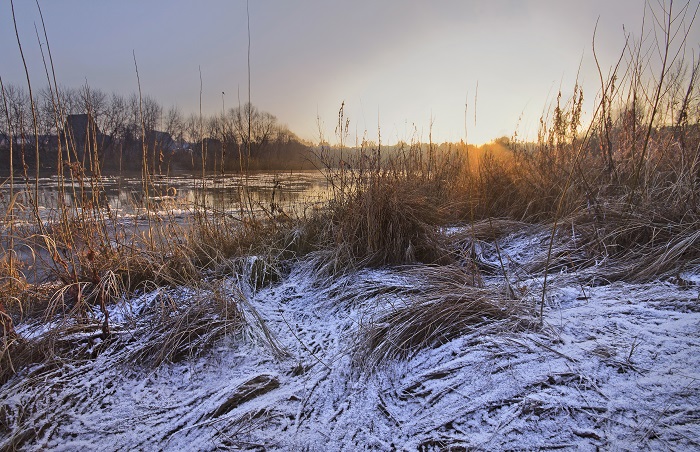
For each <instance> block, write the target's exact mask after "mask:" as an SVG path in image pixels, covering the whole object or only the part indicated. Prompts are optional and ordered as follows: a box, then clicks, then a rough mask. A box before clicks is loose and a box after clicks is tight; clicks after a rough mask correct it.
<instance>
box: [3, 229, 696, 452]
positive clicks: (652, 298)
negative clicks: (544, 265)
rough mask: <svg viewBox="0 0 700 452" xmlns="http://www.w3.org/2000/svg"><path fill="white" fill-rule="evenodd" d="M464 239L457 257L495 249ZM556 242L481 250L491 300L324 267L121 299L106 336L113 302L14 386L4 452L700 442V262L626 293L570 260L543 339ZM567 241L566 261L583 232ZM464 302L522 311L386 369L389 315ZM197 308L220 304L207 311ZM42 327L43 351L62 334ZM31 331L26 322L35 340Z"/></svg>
mask: <svg viewBox="0 0 700 452" xmlns="http://www.w3.org/2000/svg"><path fill="white" fill-rule="evenodd" d="M445 233H446V236H447V238H448V239H449V238H450V237H451V238H452V239H453V243H455V244H456V245H455V246H457V247H459V246H464V245H465V243H466V242H465V240H466V239H465V238H466V237H472V238H474V237H476V235H475V234H469V232H468V231H462V230H454V229H452V230H448V231H445ZM547 235H548V232H547V231H546V230H542V229H541V228H538V227H532V226H527V225H521V226H520V227H515V228H512V229H511V230H510V231H505V230H504V233H503V235H500V236H498V237H497V240H489V239H488V238H485V237H488V236H485V237H482V238H480V239H479V240H478V251H477V252H475V254H477V258H476V262H477V263H478V265H479V266H480V267H481V268H482V270H488V269H491V270H492V271H491V272H490V273H489V272H487V271H483V272H482V273H483V274H482V275H481V276H480V278H479V280H478V284H477V285H480V287H478V288H476V289H475V288H474V287H473V285H471V284H467V283H468V282H469V281H470V278H469V276H470V275H471V272H472V269H471V268H469V267H467V266H466V264H465V267H464V268H462V269H461V270H460V269H459V264H453V265H450V266H446V267H436V266H422V265H416V266H410V267H385V268H379V269H361V270H356V271H348V272H346V273H344V274H341V275H336V277H334V278H330V279H329V278H325V279H318V278H316V277H315V276H314V270H315V269H316V268H317V267H316V266H317V262H315V261H314V258H313V255H310V256H309V257H308V258H306V259H302V260H300V261H294V262H291V263H289V265H290V271H289V273H288V274H286V275H285V276H283V277H282V278H281V279H280V280H279V281H278V282H276V283H274V284H268V285H266V286H264V287H262V288H259V289H256V284H255V278H251V277H250V275H246V274H245V272H244V271H241V272H231V273H229V274H228V275H218V276H217V277H216V278H214V279H215V280H214V281H213V282H210V283H208V284H203V285H202V286H201V287H198V288H194V289H193V288H185V287H181V288H177V287H175V288H171V289H164V288H161V289H158V290H155V291H152V292H148V293H142V294H140V295H138V296H135V297H132V298H130V299H124V300H121V301H120V302H119V303H116V304H114V305H111V306H110V307H109V309H110V319H111V322H112V329H113V337H112V338H111V339H109V340H108V341H106V342H102V341H101V340H100V339H99V338H98V335H96V334H94V333H95V331H98V330H99V320H100V316H101V315H102V314H101V312H100V310H99V309H98V310H96V312H95V313H94V316H95V322H96V323H95V324H94V326H93V327H92V331H88V330H87V329H85V328H84V329H83V330H82V331H75V332H73V333H72V335H71V336H70V337H64V338H61V340H64V341H68V342H70V343H71V344H72V345H73V350H75V352H74V353H73V356H71V355H66V354H63V355H62V359H61V360H60V361H56V360H53V361H50V363H49V364H46V363H44V364H37V365H35V366H34V367H31V368H29V369H25V370H23V371H22V372H20V373H19V374H18V375H16V376H15V377H14V378H13V379H12V380H10V381H9V382H8V383H6V384H5V385H4V386H3V387H2V388H1V389H0V400H2V405H1V406H0V449H3V450H5V449H7V450H12V449H13V448H18V449H22V450H44V449H50V450H88V449H93V450H94V449H100V450H105V451H108V450H215V449H220V448H233V449H250V450H263V449H266V450H319V451H320V450H370V449H371V450H462V449H477V450H503V449H511V450H512V449H526V450H533V449H583V450H595V449H597V448H600V449H606V450H610V449H612V450H689V449H697V448H700V409H699V408H698V407H700V373H699V372H698V370H697V365H698V357H699V356H700V344H698V341H697V338H698V337H699V336H700V299H699V297H700V295H699V293H698V280H699V279H700V268H698V267H693V268H689V269H686V270H685V272H684V273H682V274H680V275H679V277H678V278H677V279H673V280H671V279H666V280H654V281H651V282H644V283H629V282H624V281H616V282H611V283H610V282H606V281H605V279H604V278H603V277H597V278H594V277H593V276H592V275H593V274H594V273H598V274H599V275H601V276H604V274H605V269H606V265H607V264H608V262H602V263H598V264H596V263H595V262H592V263H590V266H588V267H586V268H585V269H580V268H579V269H578V270H577V269H576V266H574V265H570V266H568V267H567V266H566V265H561V266H559V267H557V268H556V270H555V272H554V273H552V274H550V276H549V280H548V286H547V297H546V302H547V305H546V309H545V318H544V324H543V326H542V327H541V328H540V327H538V326H537V322H533V320H537V319H534V318H533V317H532V314H531V313H532V312H536V310H535V306H536V304H537V303H538V302H539V299H540V293H541V290H542V276H543V275H542V272H536V271H533V270H531V269H532V268H537V267H538V266H536V265H533V262H536V261H538V259H541V258H542V256H543V255H546V253H547V245H548V243H547ZM493 237H496V235H495V234H494V235H493ZM460 238H461V239H460ZM558 240H559V242H558V244H557V246H560V247H561V248H562V249H565V248H566V246H567V243H568V244H569V245H570V242H571V240H572V238H571V235H569V236H568V238H566V237H565V235H564V234H562V235H561V237H559V239H558ZM496 244H498V247H496ZM470 248H471V247H470ZM572 248H573V247H572ZM501 261H502V262H503V263H504V265H503V267H501V265H500V262H501ZM562 262H565V261H562ZM577 262H578V261H577ZM231 268H242V267H240V266H235V265H232V267H231ZM503 270H505V272H504V271H503ZM460 272H461V276H458V275H460ZM504 273H505V275H504ZM506 279H507V281H508V283H506ZM508 287H510V289H508ZM447 289H449V290H450V291H452V292H453V294H452V295H453V296H454V297H456V299H459V297H460V296H462V297H464V296H465V294H472V293H473V292H474V291H475V290H478V291H479V294H481V295H483V296H486V297H488V296H489V294H490V295H491V299H492V300H497V301H498V302H499V303H503V304H502V305H501V306H503V307H504V308H505V307H506V306H508V307H509V309H511V311H509V312H508V315H507V316H505V317H503V318H495V317H488V316H487V317H484V318H483V319H481V320H482V321H474V322H464V323H462V324H457V328H458V330H459V331H458V333H455V332H454V331H452V332H451V333H450V334H446V335H444V336H442V337H441V336H440V334H439V332H440V329H439V328H438V329H437V330H436V331H437V332H436V333H435V334H434V335H433V336H431V338H430V340H417V341H416V342H415V344H413V345H414V346H412V347H408V348H401V345H402V344H392V343H391V342H390V341H389V342H387V341H385V342H383V343H382V344H383V346H385V347H389V348H391V347H392V346H394V347H397V348H396V350H400V351H401V353H393V354H392V353H388V354H386V353H385V354H383V355H382V359H367V358H368V357H371V356H372V353H374V352H373V349H372V347H371V346H370V345H368V343H371V338H372V333H373V332H375V333H376V331H377V329H380V330H381V329H382V328H384V327H385V326H386V322H387V319H391V318H392V317H391V316H392V315H398V314H400V313H402V312H405V310H406V309H409V308H414V307H415V306H416V303H424V302H425V301H426V300H429V301H431V300H432V302H436V296H435V294H436V293H438V292H439V291H440V290H447ZM436 291H437V292H436ZM470 300H471V299H470ZM195 306H208V307H209V308H207V309H204V310H200V311H198V312H199V316H194V317H188V316H187V315H186V313H187V312H190V310H191V309H192V308H194V307H195ZM212 306H215V307H216V309H214V308H212ZM227 307H230V308H231V309H233V312H230V313H229V314H230V317H226V316H223V317H222V313H223V312H226V309H227ZM516 308H517V309H516ZM424 309H430V307H429V306H425V307H424ZM178 316H180V317H178ZM174 318H176V319H179V321H180V322H185V323H187V325H188V326H189V329H187V328H185V329H184V330H186V331H195V332H196V328H197V326H198V325H203V323H202V322H211V326H212V328H211V329H208V330H207V331H217V332H218V333H217V334H216V335H214V336H212V337H209V336H206V335H203V334H193V335H191V336H188V337H186V338H180V339H181V340H180V341H179V342H178V345H179V346H180V348H177V347H175V348H174V349H173V350H179V351H180V353H177V354H166V355H165V359H162V360H155V361H157V362H155V361H153V360H150V361H149V360H143V359H140V360H137V359H136V358H135V357H138V356H141V355H140V353H144V351H145V350H146V351H150V352H151V354H150V355H148V356H151V357H153V356H155V357H157V356H159V355H158V353H156V352H158V351H160V350H153V343H154V338H155V337H157V336H158V325H163V322H172V321H173V319H174ZM227 319H228V321H227ZM413 320H416V318H415V317H414V318H413ZM418 320H420V316H418ZM217 322H218V323H217ZM515 324H518V325H520V326H519V327H518V328H515V327H514V325H515ZM438 326H439V325H438ZM22 328H25V329H22ZM35 328H37V329H36V330H35V333H33V334H34V339H32V340H41V339H42V338H43V337H45V336H46V335H47V334H49V332H48V331H47V330H46V329H43V330H42V329H38V328H39V327H38V326H36V327H35ZM28 329H29V326H22V325H18V332H19V333H20V334H22V335H25V334H26V337H29V334H27V333H28ZM164 331H165V330H164ZM160 336H162V334H161V335H160ZM198 341H199V342H198ZM176 342H177V341H176ZM207 344H208V345H207ZM154 353H155V355H154ZM135 361H138V362H141V363H142V364H135ZM161 361H162V362H161ZM158 362H160V364H158Z"/></svg>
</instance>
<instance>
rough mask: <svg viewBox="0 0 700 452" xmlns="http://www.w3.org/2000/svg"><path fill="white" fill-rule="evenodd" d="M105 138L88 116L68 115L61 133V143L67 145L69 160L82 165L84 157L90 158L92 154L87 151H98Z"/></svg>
mask: <svg viewBox="0 0 700 452" xmlns="http://www.w3.org/2000/svg"><path fill="white" fill-rule="evenodd" d="M105 138H106V136H105V135H104V134H102V133H101V132H100V129H99V127H97V123H95V120H94V119H93V117H92V115H90V114H80V115H68V117H67V118H66V122H65V124H64V126H63V131H62V133H61V140H62V141H63V143H68V151H69V152H70V156H71V158H77V159H78V161H80V162H81V163H83V164H85V162H86V156H89V157H88V159H90V158H91V155H92V152H89V151H90V150H95V149H97V150H98V151H99V149H100V148H101V147H102V145H103V144H104V142H105Z"/></svg>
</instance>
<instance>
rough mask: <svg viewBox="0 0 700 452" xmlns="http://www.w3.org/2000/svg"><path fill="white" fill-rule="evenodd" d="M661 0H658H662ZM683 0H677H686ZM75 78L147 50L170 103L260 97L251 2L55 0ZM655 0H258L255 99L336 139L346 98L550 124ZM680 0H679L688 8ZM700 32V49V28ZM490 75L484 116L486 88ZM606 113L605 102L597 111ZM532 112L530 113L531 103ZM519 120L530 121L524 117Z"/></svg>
mask: <svg viewBox="0 0 700 452" xmlns="http://www.w3.org/2000/svg"><path fill="white" fill-rule="evenodd" d="M651 2H652V4H654V5H657V2H656V0H651ZM697 2H698V0H693V2H691V3H692V4H691V7H692V8H693V9H694V8H695V7H696V6H697ZM681 3H682V2H678V1H676V5H678V6H680V4H681ZM40 4H41V7H42V10H43V14H44V19H45V21H46V26H47V31H48V35H49V40H50V44H51V49H52V52H53V57H54V62H55V64H56V74H57V77H58V79H59V83H60V84H62V85H65V86H70V87H78V86H80V85H82V84H84V83H85V81H86V80H87V82H88V83H89V84H90V86H93V87H95V88H100V89H102V90H104V91H107V92H112V91H114V92H118V93H122V94H130V93H132V92H134V91H136V90H137V84H136V75H135V72H134V64H133V57H132V51H135V53H136V58H137V60H138V65H139V73H140V76H141V86H142V90H143V91H144V92H145V93H148V94H150V95H152V96H153V97H154V98H156V99H157V100H158V101H159V102H160V103H161V104H162V105H163V106H164V107H165V108H166V109H167V108H168V107H169V106H170V105H177V106H179V107H180V108H181V109H182V110H183V112H184V113H190V112H196V111H198V109H199V70H198V67H200V66H201V70H202V78H203V86H204V93H203V108H204V113H205V114H210V113H215V112H220V111H221V106H222V96H221V92H222V91H224V92H225V93H226V95H225V96H224V101H225V104H226V108H229V107H232V106H236V105H237V104H238V92H239V90H240V96H241V100H242V101H245V100H246V99H247V69H246V58H247V57H246V52H247V45H248V38H247V35H246V3H245V1H242V0H228V1H226V0H198V1H194V0H192V1H187V0H168V1H166V0H138V1H136V0H121V1H97V0H93V1H88V0H61V1H58V0H55V1H48V0H43V1H41V0H40ZM644 4H645V2H644V0H615V1H612V0H590V1H585V2H584V1H571V0H524V1H515V0H494V1H469V0H462V1H456V0H453V1H410V0H404V1H400V0H371V1H370V0H354V1H344V2H340V1H335V0H326V1H321V0H298V1H292V0H250V28H251V40H252V42H251V75H252V82H251V83H252V101H253V103H254V104H255V105H257V106H258V107H260V108H261V109H263V110H266V111H269V112H270V113H272V114H274V115H275V116H277V118H278V119H279V121H280V122H281V123H283V124H286V125H288V126H289V128H290V129H291V130H292V131H294V132H295V133H297V134H298V135H299V136H301V137H302V138H305V139H309V140H313V141H318V138H319V131H318V127H317V120H316V118H317V115H318V116H320V118H321V120H322V123H323V129H324V131H323V133H324V135H325V137H326V138H327V139H329V140H330V141H335V137H334V133H333V130H334V126H335V122H336V120H337V112H338V108H339V107H340V105H341V102H343V101H345V104H346V114H347V116H348V117H349V118H350V121H351V126H350V130H351V135H352V137H351V141H354V137H355V135H358V136H360V137H361V136H362V135H363V134H364V133H365V131H367V137H368V138H370V139H376V135H377V124H378V123H379V124H380V126H381V133H382V141H383V142H385V143H392V142H395V141H397V140H406V141H408V140H410V139H411V138H412V136H413V130H414V125H415V128H416V129H417V131H418V135H419V136H418V137H417V138H419V139H422V140H424V141H426V140H427V139H428V132H429V128H430V122H431V117H432V121H433V139H434V140H435V141H447V140H449V141H458V140H459V139H461V138H464V123H465V115H464V110H465V100H466V99H467V98H468V99H469V104H470V105H469V112H468V121H467V122H468V128H469V130H468V140H469V141H470V142H476V143H480V142H485V141H488V140H489V139H492V138H496V137H498V136H502V135H511V134H512V133H513V131H514V130H515V129H516V127H518V132H519V135H521V136H523V135H526V136H530V137H533V136H535V134H536V127H537V124H538V120H539V116H540V113H541V112H542V110H543V108H544V107H545V104H546V103H547V101H548V100H551V99H552V98H554V97H555V96H556V92H557V91H558V89H559V87H560V86H561V87H562V90H563V91H564V94H567V93H570V92H571V90H572V88H573V84H574V80H575V78H576V74H577V71H578V68H579V63H581V74H580V79H581V81H582V83H583V86H584V94H585V96H586V98H587V100H588V101H589V102H588V103H587V104H586V105H587V108H588V109H590V108H591V107H590V105H591V102H592V100H593V98H594V97H595V94H596V92H597V89H598V75H597V72H596V70H595V65H594V61H593V56H592V51H591V38H592V36H593V29H594V26H595V23H596V20H597V19H598V17H600V23H599V25H598V35H597V46H598V52H599V54H598V56H599V59H600V60H601V63H602V65H603V67H604V68H609V67H610V66H612V65H613V64H614V63H615V62H616V61H617V57H618V55H619V52H620V51H621V49H622V47H623V43H624V34H623V25H624V26H625V27H626V29H627V30H628V31H633V32H635V33H638V32H639V30H640V26H641V23H642V17H643V13H644ZM678 6H677V7H678ZM15 10H16V13H17V19H18V26H19V28H20V35H21V38H22V41H23V46H24V51H25V55H26V56H27V59H28V65H29V70H30V74H31V76H32V79H33V83H34V84H35V85H37V86H43V85H46V82H45V76H44V75H43V66H42V63H41V59H40V53H39V47H38V44H37V39H36V35H35V32H34V23H35V22H36V23H37V25H38V26H39V27H40V22H39V17H38V12H37V8H36V5H35V3H34V1H33V0H15ZM690 42H691V43H692V47H693V48H694V49H695V52H696V55H697V52H698V44H699V43H700V27H699V26H698V24H694V25H693V30H692V32H691V36H690ZM0 55H2V57H1V58H0V60H1V61H2V62H1V63H0V76H2V78H3V81H4V82H5V83H15V84H19V83H22V82H23V80H24V74H23V72H22V66H21V61H20V60H19V52H18V50H17V45H16V41H15V37H14V29H13V26H12V21H11V15H10V1H9V0H0ZM477 82H478V86H479V88H478V99H477V106H476V108H477V121H476V126H475V125H474V116H473V115H474V95H475V93H476V86H477ZM589 113H590V111H589ZM521 114H522V116H523V118H522V120H521V121H518V118H519V117H520V116H521ZM518 124H519V125H518Z"/></svg>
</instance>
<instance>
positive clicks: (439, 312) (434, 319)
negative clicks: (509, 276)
mask: <svg viewBox="0 0 700 452" xmlns="http://www.w3.org/2000/svg"><path fill="white" fill-rule="evenodd" d="M419 271H420V273H421V276H418V272H417V271H416V274H415V276H416V277H419V278H421V284H420V286H419V287H421V289H422V290H421V291H420V293H415V294H409V295H408V296H405V297H404V300H405V301H404V302H403V304H402V305H400V306H396V307H394V308H393V309H391V310H390V311H388V312H386V313H385V314H384V315H382V316H381V317H380V318H378V319H376V320H375V321H374V322H373V323H372V324H370V326H369V327H367V328H365V329H363V330H362V331H361V332H360V335H361V337H362V339H361V340H360V344H359V348H358V352H357V355H356V359H357V361H358V362H359V364H360V365H362V366H363V367H368V368H375V366H376V365H378V364H379V363H381V362H384V361H386V360H391V359H397V358H405V357H407V356H410V355H412V354H414V353H416V352H418V351H420V350H422V349H425V348H429V347H435V346H439V345H441V344H444V343H446V342H449V341H450V340H452V339H455V338H457V337H459V336H462V335H464V334H467V333H470V332H475V331H479V330H480V329H484V328H489V329H491V331H493V328H496V329H497V330H501V331H513V330H516V329H519V328H522V327H523V326H526V325H529V324H530V323H531V321H530V320H528V316H527V309H526V307H525V304H524V303H523V302H522V301H520V300H516V299H513V298H512V296H508V294H506V293H504V292H502V291H497V290H494V289H484V288H478V287H473V286H471V285H470V284H471V278H470V276H469V275H468V274H466V273H464V272H462V271H461V270H455V269H453V270H449V269H443V268H440V267H437V268H436V269H435V270H434V271H428V272H425V269H423V268H421V269H420V270H419Z"/></svg>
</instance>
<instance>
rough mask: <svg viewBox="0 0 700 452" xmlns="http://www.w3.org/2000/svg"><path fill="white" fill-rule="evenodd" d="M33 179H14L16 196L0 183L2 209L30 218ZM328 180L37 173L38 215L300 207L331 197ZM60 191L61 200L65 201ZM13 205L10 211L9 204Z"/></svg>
mask: <svg viewBox="0 0 700 452" xmlns="http://www.w3.org/2000/svg"><path fill="white" fill-rule="evenodd" d="M34 184H35V181H34V180H29V181H25V180H23V179H15V187H14V189H15V199H14V202H13V200H11V199H10V186H9V181H7V180H6V181H5V183H4V184H2V185H1V186H0V209H2V212H3V213H6V214H5V220H7V219H8V217H9V214H12V215H13V216H14V219H15V220H16V221H32V220H33V219H34V213H33V208H32V206H33V199H34V196H35V185H34ZM328 193H329V186H328V184H327V182H326V180H325V178H324V177H323V175H322V174H321V173H320V172H318V171H296V172H257V173H252V174H249V175H238V174H236V175H225V176H207V177H205V178H204V179H202V177H201V176H199V177H197V176H191V175H175V176H165V177H157V178H150V180H149V182H148V184H144V183H143V180H142V179H141V178H140V177H115V176H105V177H102V178H100V179H99V180H91V179H89V178H86V179H85V180H83V181H82V183H80V182H78V181H70V180H67V181H63V182H62V183H61V180H59V178H58V177H57V176H51V177H45V178H40V179H39V191H38V204H39V215H40V216H41V218H42V220H44V221H52V220H55V219H57V216H58V214H59V208H60V207H61V206H62V205H65V206H66V207H67V208H68V209H69V211H70V212H72V213H74V214H80V212H83V211H84V210H86V209H90V210H93V211H97V210H99V209H101V210H103V211H109V212H111V213H112V214H114V215H116V216H118V217H124V216H133V215H139V214H141V213H144V212H145V210H146V208H149V209H151V210H155V211H158V210H168V211H173V210H178V209H181V210H185V209H189V208H192V207H194V206H200V207H201V206H206V207H207V208H209V209H215V210H218V211H225V212H231V213H235V212H237V211H239V210H240V209H241V200H242V199H244V200H246V201H250V204H251V205H252V206H253V208H256V209H259V210H263V209H270V208H271V207H272V205H273V204H274V205H275V206H277V207H278V208H281V209H282V210H284V211H285V212H289V213H302V212H303V209H304V208H306V207H308V206H309V205H313V204H318V203H323V202H325V201H327V199H328ZM61 196H62V197H63V202H61ZM11 205H12V206H13V209H12V211H11V212H10V211H9V209H10V206H11Z"/></svg>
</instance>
